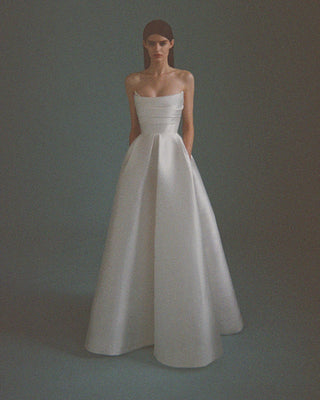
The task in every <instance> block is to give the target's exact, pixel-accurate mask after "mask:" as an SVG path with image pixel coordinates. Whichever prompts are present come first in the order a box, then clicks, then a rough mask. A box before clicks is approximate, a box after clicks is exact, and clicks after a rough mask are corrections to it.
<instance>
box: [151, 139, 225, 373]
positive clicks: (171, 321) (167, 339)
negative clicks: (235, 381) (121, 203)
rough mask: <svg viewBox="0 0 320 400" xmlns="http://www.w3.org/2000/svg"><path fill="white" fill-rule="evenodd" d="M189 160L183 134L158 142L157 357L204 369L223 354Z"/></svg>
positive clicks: (183, 365) (178, 365) (178, 364)
mask: <svg viewBox="0 0 320 400" xmlns="http://www.w3.org/2000/svg"><path fill="white" fill-rule="evenodd" d="M193 179H194V178H193V173H192V165H191V162H190V158H189V156H188V153H187V151H186V149H185V146H184V144H183V141H182V138H181V137H180V136H179V135H175V136H169V135H168V136H166V135H162V136H160V138H159V155H158V171H157V185H156V186H157V196H156V217H155V265H154V268H155V271H154V278H155V348H154V354H155V357H156V358H157V359H158V360H159V361H160V362H162V363H164V364H167V365H170V366H176V367H194V366H204V365H207V364H208V363H210V362H211V361H212V360H213V359H215V358H218V357H219V356H220V355H221V354H222V345H221V339H220V332H219V326H218V324H217V322H216V320H215V315H214V312H213V309H212V304H213V303H212V296H211V292H210V287H209V283H208V276H207V270H206V265H205V262H204V258H203V249H202V240H201V227H200V221H199V216H198V210H197V202H196V196H195V187H194V182H193Z"/></svg>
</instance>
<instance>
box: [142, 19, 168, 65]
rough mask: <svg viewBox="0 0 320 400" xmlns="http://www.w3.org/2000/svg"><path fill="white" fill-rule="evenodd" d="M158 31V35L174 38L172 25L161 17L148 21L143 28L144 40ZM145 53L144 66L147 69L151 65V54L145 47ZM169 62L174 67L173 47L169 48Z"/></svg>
mask: <svg viewBox="0 0 320 400" xmlns="http://www.w3.org/2000/svg"><path fill="white" fill-rule="evenodd" d="M154 33H157V34H158V35H161V36H164V37H166V38H167V39H168V40H170V42H171V40H172V39H173V33H172V29H171V26H170V25H169V24H168V23H167V22H165V21H162V20H161V19H154V20H153V21H150V22H148V23H147V25H146V26H145V27H144V30H143V40H145V41H146V40H147V38H148V36H150V35H153V34H154ZM143 55H144V67H145V68H146V69H147V68H148V67H149V65H150V56H149V54H148V50H147V49H146V48H145V47H143ZM168 64H169V65H170V66H171V67H174V59H173V47H171V49H170V50H169V55H168Z"/></svg>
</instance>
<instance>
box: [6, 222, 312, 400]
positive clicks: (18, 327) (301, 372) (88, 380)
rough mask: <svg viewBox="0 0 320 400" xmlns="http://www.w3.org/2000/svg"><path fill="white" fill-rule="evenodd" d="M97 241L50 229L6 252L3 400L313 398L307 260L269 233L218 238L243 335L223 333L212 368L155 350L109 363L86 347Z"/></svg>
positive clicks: (99, 237)
mask: <svg viewBox="0 0 320 400" xmlns="http://www.w3.org/2000/svg"><path fill="white" fill-rule="evenodd" d="M103 235H104V232H98V233H97V232H96V233H95V234H94V233H93V232H92V233H90V234H87V235H85V234H84V235H83V237H81V238H79V237H77V234H76V233H73V234H72V232H71V231H67V230H65V231H64V232H63V233H62V232H61V231H59V232H58V231H56V232H55V231H54V229H53V230H51V231H50V233H45V232H42V233H41V232H35V233H34V234H31V233H29V236H28V237H25V238H24V239H23V240H21V243H20V247H19V249H14V248H13V247H10V246H8V247H7V252H6V255H7V259H6V266H7V267H8V268H6V269H5V271H7V272H6V273H5V274H4V275H5V276H4V280H3V282H5V285H3V286H4V289H3V294H4V296H3V299H4V301H3V303H4V307H2V308H3V309H4V312H3V316H4V318H3V324H2V325H3V328H2V330H1V331H2V333H1V336H2V337H1V343H2V350H1V353H2V360H5V362H4V361H3V363H2V374H1V375H2V381H3V383H2V385H1V387H2V389H1V393H2V394H1V398H2V399H5V400H18V399H21V400H22V399H23V400H29V399H30V400H31V399H32V400H42V399H43V400H53V399H55V400H56V399H77V400H81V399H90V400H95V399H101V400H102V399H103V400H108V399H110V400H111V399H112V400H126V399H137V400H138V399H139V400H144V399H148V400H153V399H159V400H163V399H165V400H171V399H175V400H180V399H183V400H204V399H217V400H224V399H228V400H231V399H232V400H233V399H234V400H247V399H250V400H254V399H257V400H264V399H265V400H273V399H276V400H278V399H279V400H280V399H281V400H286V399H288V400H289V399H290V400H317V399H319V398H320V385H319V379H318V378H319V376H320V374H319V373H320V367H319V304H318V303H317V302H316V298H317V297H318V296H319V293H318V285H317V280H316V279H315V275H314V271H315V270H316V268H317V266H316V263H315V259H314V257H313V255H312V254H309V255H306V254H304V253H302V252H301V250H300V249H293V248H292V245H290V243H281V244H280V243H279V242H278V243H277V241H276V240H273V238H272V237H269V238H267V237H265V238H261V237H260V238H259V237H255V238H251V239H250V240H248V238H246V239H245V241H244V240H243V242H241V241H239V240H238V242H237V246H233V245H232V242H233V241H232V240H231V239H232V238H228V237H225V238H224V243H225V246H224V247H225V251H226V254H227V259H228V262H229V265H230V271H231V274H232V278H233V282H234V286H235V289H236V292H237V297H238V301H239V305H240V307H241V310H242V314H243V317H244V321H245V329H244V330H243V331H242V332H241V333H240V334H237V335H232V336H224V337H223V346H224V355H223V357H222V358H220V359H219V360H217V361H215V362H213V363H211V364H210V365H209V366H207V367H204V368H193V369H179V368H178V369H177V368H170V367H167V366H165V365H162V364H160V363H159V362H158V361H157V360H156V359H155V358H154V357H153V348H152V346H150V347H146V348H143V349H139V350H136V351H133V352H130V353H127V354H125V355H121V356H116V357H107V356H99V355H94V354H90V353H88V352H87V351H86V350H85V349H84V346H83V344H84V339H85V334H86V329H87V323H88V316H89V309H90V303H91V299H92V294H93V290H94V286H95V282H96V279H97V272H98V265H99V259H100V256H101V252H102V244H103V242H102V240H103V239H102V238H103ZM88 238H90V239H88ZM12 271H14V273H13V272H12ZM302 271H303V273H302ZM302 278H303V282H304V284H303V285H301V279H302Z"/></svg>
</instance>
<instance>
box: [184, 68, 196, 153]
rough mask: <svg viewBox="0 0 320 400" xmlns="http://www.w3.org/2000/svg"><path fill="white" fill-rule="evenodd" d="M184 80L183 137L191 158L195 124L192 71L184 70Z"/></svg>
mask: <svg viewBox="0 0 320 400" xmlns="http://www.w3.org/2000/svg"><path fill="white" fill-rule="evenodd" d="M183 81H184V108H183V111H182V118H183V120H182V139H183V143H184V145H185V147H186V149H187V151H188V154H189V157H190V158H191V153H192V146H193V139H194V126H193V97H194V77H193V75H192V73H191V72H189V71H184V72H183Z"/></svg>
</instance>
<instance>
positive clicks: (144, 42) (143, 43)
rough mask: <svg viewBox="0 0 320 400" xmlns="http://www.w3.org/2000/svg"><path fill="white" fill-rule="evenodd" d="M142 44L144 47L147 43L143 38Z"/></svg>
mask: <svg viewBox="0 0 320 400" xmlns="http://www.w3.org/2000/svg"><path fill="white" fill-rule="evenodd" d="M142 46H143V47H146V46H147V43H146V41H145V40H144V39H143V40H142Z"/></svg>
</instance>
